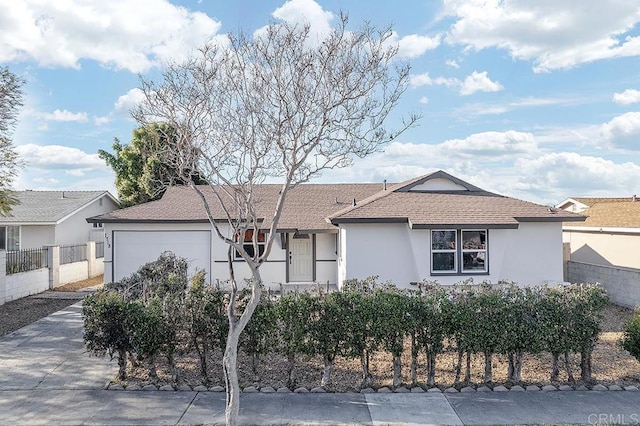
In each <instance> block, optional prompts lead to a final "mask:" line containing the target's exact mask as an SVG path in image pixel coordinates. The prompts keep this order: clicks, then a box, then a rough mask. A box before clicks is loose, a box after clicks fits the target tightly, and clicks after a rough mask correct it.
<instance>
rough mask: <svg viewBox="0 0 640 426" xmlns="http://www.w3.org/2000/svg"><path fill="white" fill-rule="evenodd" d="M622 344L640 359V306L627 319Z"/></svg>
mask: <svg viewBox="0 0 640 426" xmlns="http://www.w3.org/2000/svg"><path fill="white" fill-rule="evenodd" d="M620 344H621V346H622V348H623V349H624V350H626V351H628V352H629V353H630V354H631V355H633V357H634V358H635V359H637V360H638V361H640V308H637V309H636V311H635V313H634V315H633V316H632V317H631V318H629V320H628V321H627V324H626V325H625V328H624V336H623V338H622V340H621V342H620Z"/></svg>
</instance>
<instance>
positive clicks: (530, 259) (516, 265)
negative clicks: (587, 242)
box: [489, 222, 563, 286]
mask: <svg viewBox="0 0 640 426" xmlns="http://www.w3.org/2000/svg"><path fill="white" fill-rule="evenodd" d="M562 262H563V260H562V224H561V223H560V222H554V223H529V222H527V223H520V226H519V227H518V229H496V230H490V231H489V270H490V272H491V275H490V280H491V281H492V282H496V281H499V280H510V281H515V282H516V283H518V284H519V285H521V286H531V285H539V284H543V283H558V282H562V281H563V277H562Z"/></svg>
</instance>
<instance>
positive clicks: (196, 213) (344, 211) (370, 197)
mask: <svg viewBox="0 0 640 426" xmlns="http://www.w3.org/2000/svg"><path fill="white" fill-rule="evenodd" d="M433 177H447V178H450V179H451V180H453V181H454V182H456V183H457V184H460V185H462V186H465V187H466V188H467V189H468V190H467V191H429V192H424V191H420V192H411V191H410V189H411V188H412V187H413V186H414V185H418V184H421V183H423V182H425V181H426V180H428V179H430V178H433ZM201 188H202V189H203V190H204V191H205V192H206V194H207V198H208V199H209V201H210V203H209V205H210V207H211V208H212V214H213V216H214V217H215V218H216V219H224V217H225V216H224V212H223V210H222V209H221V208H220V206H219V203H217V202H216V200H215V199H214V197H213V195H212V192H211V189H210V188H209V187H207V186H203V187H201ZM217 190H218V191H219V188H218V189H217ZM279 190H280V185H270V184H265V185H259V186H256V187H255V188H254V191H253V196H254V197H255V199H256V210H257V215H258V216H259V217H261V218H263V219H265V222H264V223H263V225H262V226H263V227H268V226H269V224H270V223H269V222H267V220H269V219H270V218H271V216H272V214H273V212H274V209H275V201H276V199H277V196H278V193H279ZM354 199H355V200H356V206H355V207H354V206H353V200H354ZM89 220H90V221H92V222H206V221H207V216H206V212H205V210H204V208H203V206H202V202H201V200H200V199H199V198H198V196H197V194H196V193H195V191H193V190H192V189H190V188H188V187H171V188H169V189H168V190H167V191H166V192H165V194H164V196H163V197H162V199H160V200H157V201H152V202H149V203H145V204H141V205H138V206H134V207H129V208H126V209H122V210H116V211H113V212H110V213H107V214H105V215H102V216H97V217H94V218H91V219H89ZM573 220H578V221H582V220H584V217H583V216H580V215H576V214H575V213H570V212H566V211H563V210H556V209H549V208H548V207H547V206H542V205H538V204H534V203H530V202H527V201H522V200H517V199H515V198H509V197H504V196H501V195H497V194H493V193H490V192H487V191H484V190H482V189H480V188H477V187H475V186H473V185H470V184H468V183H466V182H464V181H461V180H459V179H457V178H455V177H453V176H450V175H448V174H446V173H444V172H436V173H433V174H431V175H426V176H421V177H418V178H415V179H411V180H409V181H406V182H403V183H401V184H389V185H388V186H387V189H386V190H383V186H382V185H381V184H303V185H298V186H297V187H295V188H293V189H292V190H291V191H290V192H289V194H288V197H287V200H286V202H285V208H284V210H283V213H282V217H281V218H280V222H279V226H278V228H279V229H280V230H306V231H312V230H315V231H331V230H335V226H334V225H335V224H338V223H346V222H351V223H358V222H365V223H366V222H408V223H410V224H411V225H412V226H413V227H429V226H447V225H452V226H453V225H455V226H465V225H466V226H468V227H473V226H480V225H485V226H490V227H496V228H499V227H513V228H515V227H517V224H518V223H519V222H524V221H554V222H562V221H573Z"/></svg>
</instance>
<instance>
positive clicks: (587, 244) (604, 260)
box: [562, 230, 640, 268]
mask: <svg viewBox="0 0 640 426" xmlns="http://www.w3.org/2000/svg"><path fill="white" fill-rule="evenodd" d="M562 235H563V241H564V242H566V243H569V244H570V245H571V260H573V261H576V262H583V263H591V264H594V265H603V266H622V267H625V268H640V256H639V255H638V253H640V234H636V235H633V234H616V233H607V232H593V231H592V232H580V231H566V230H565V231H563V233H562Z"/></svg>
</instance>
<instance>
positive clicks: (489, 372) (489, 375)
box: [484, 352, 493, 383]
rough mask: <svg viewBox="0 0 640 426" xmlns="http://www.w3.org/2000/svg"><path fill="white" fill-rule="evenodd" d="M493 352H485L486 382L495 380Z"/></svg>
mask: <svg viewBox="0 0 640 426" xmlns="http://www.w3.org/2000/svg"><path fill="white" fill-rule="evenodd" d="M492 364H493V354H491V353H489V352H485V353H484V382H485V383H491V382H492V381H493V365H492Z"/></svg>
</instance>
